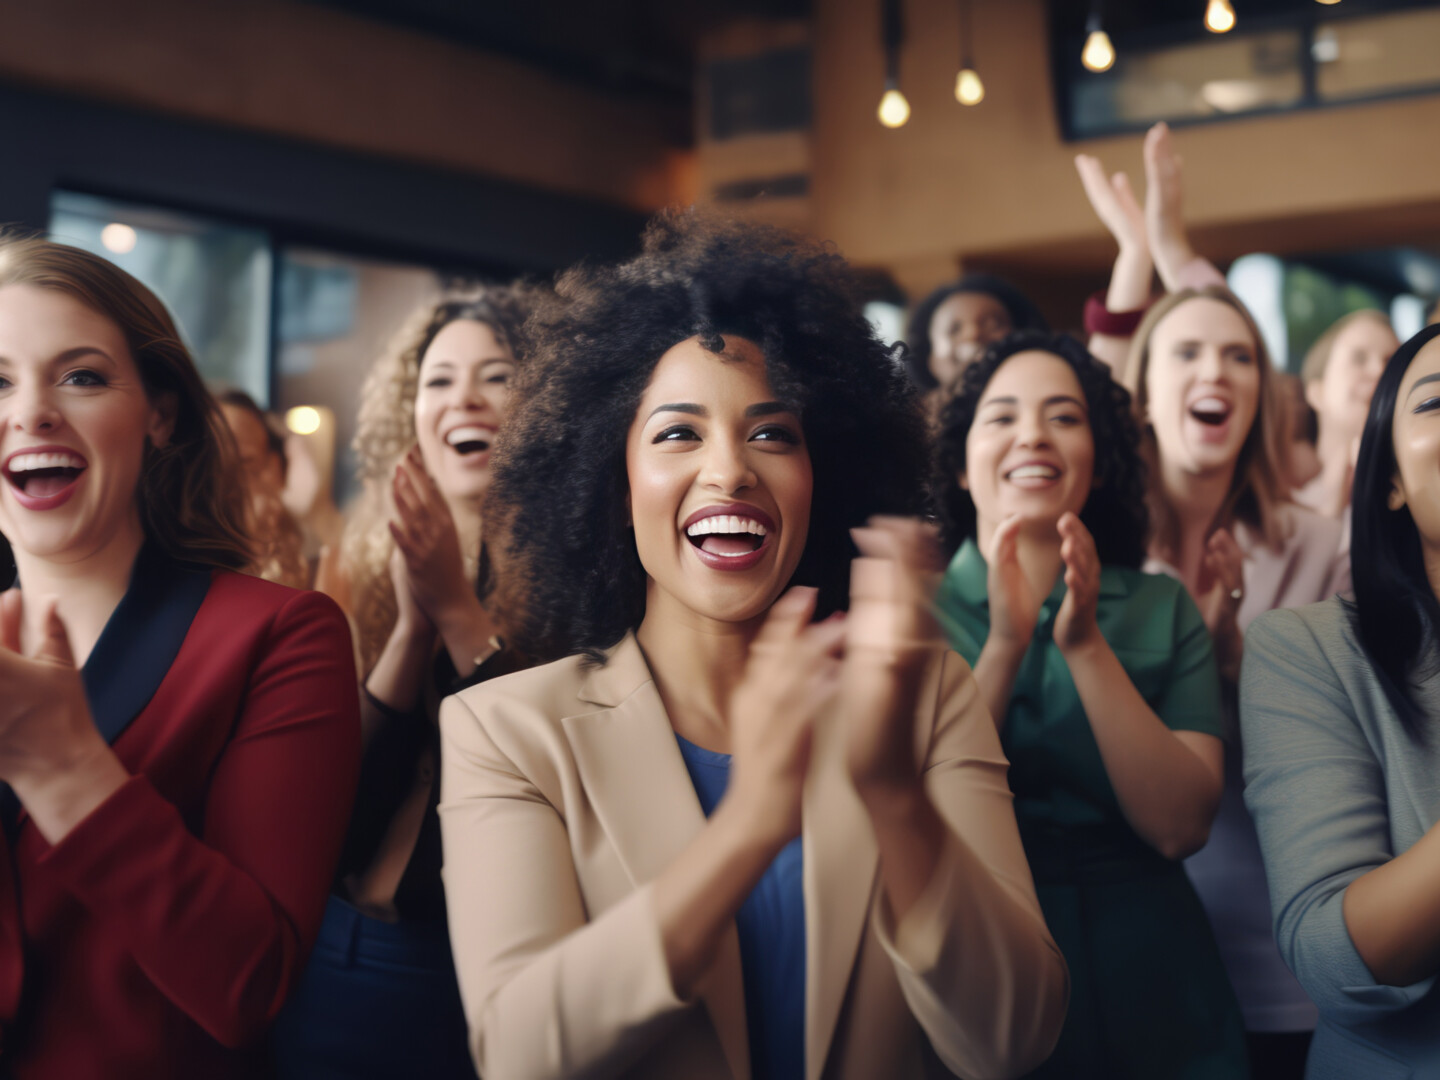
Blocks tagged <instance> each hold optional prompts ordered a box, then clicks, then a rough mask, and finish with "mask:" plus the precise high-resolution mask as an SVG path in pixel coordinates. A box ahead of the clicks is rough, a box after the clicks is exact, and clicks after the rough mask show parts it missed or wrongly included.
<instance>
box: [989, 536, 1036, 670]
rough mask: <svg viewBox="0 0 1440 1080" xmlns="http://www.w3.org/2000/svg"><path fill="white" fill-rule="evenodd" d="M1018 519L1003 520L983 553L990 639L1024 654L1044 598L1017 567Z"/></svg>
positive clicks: (1022, 569) (1022, 570)
mask: <svg viewBox="0 0 1440 1080" xmlns="http://www.w3.org/2000/svg"><path fill="white" fill-rule="evenodd" d="M1023 524H1024V520H1023V519H1022V518H1021V517H1019V516H1018V515H1017V516H1015V517H1009V518H1006V519H1005V520H1004V521H1002V522H1001V523H1000V526H999V528H997V529H996V530H995V534H994V535H993V536H992V537H991V538H990V550H989V551H988V552H987V553H986V577H985V587H986V591H987V593H988V595H989V598H990V638H991V639H994V641H995V643H996V644H997V645H1002V646H1003V647H1004V648H1005V649H1006V650H1007V651H1013V652H1015V653H1020V654H1023V653H1024V652H1025V650H1026V649H1028V648H1029V647H1030V639H1031V637H1033V636H1034V634H1035V624H1036V622H1038V621H1039V619H1040V605H1041V604H1043V603H1044V602H1045V598H1044V597H1043V596H1040V595H1039V594H1037V593H1036V592H1035V590H1034V589H1033V588H1031V586H1030V581H1029V579H1027V578H1026V577H1025V571H1024V568H1023V567H1022V566H1021V565H1020V528H1021V526H1022V525H1023Z"/></svg>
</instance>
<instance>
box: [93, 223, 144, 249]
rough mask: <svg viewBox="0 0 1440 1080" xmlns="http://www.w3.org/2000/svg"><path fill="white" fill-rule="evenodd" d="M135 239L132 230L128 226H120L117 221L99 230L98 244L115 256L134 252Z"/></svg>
mask: <svg viewBox="0 0 1440 1080" xmlns="http://www.w3.org/2000/svg"><path fill="white" fill-rule="evenodd" d="M137 239H138V237H137V236H136V235H135V230H134V229H132V228H131V227H130V226H129V225H121V224H120V223H119V222H118V221H112V222H111V223H110V224H109V225H106V226H105V228H103V229H101V230H100V243H102V244H104V245H105V250H106V251H113V252H114V253H115V254H116V255H125V254H127V253H129V252H131V251H134V250H135V241H136V240H137Z"/></svg>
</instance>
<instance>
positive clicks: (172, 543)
mask: <svg viewBox="0 0 1440 1080" xmlns="http://www.w3.org/2000/svg"><path fill="white" fill-rule="evenodd" d="M6 285H31V286H34V287H35V288H39V289H50V290H53V291H55V292H59V293H64V294H66V295H67V296H70V297H72V298H73V299H75V300H77V301H79V302H80V303H82V304H84V305H85V306H86V307H88V308H89V309H90V310H92V311H95V312H97V313H99V314H100V315H103V316H104V317H105V318H107V319H109V320H110V321H111V322H113V323H114V324H115V325H116V326H117V327H119V329H120V332H121V334H123V335H124V337H125V343H126V344H127V345H128V346H129V348H130V353H131V355H132V356H133V357H134V359H135V366H136V367H137V368H138V369H139V372H140V379H141V382H142V383H143V384H144V386H145V392H146V394H147V395H148V396H149V398H150V399H151V400H152V401H155V400H157V399H159V398H161V397H164V396H171V397H173V399H174V402H175V430H174V431H173V433H172V434H171V436H170V441H169V442H167V443H166V444H165V445H164V446H162V447H158V448H157V447H155V446H152V445H151V444H150V443H149V442H147V443H146V444H145V458H144V462H143V465H142V468H141V472H140V483H139V487H138V489H137V491H136V499H137V501H138V503H139V508H140V520H141V522H142V524H143V525H144V528H145V535H146V537H147V538H148V539H149V540H150V541H151V542H152V543H154V544H156V545H157V546H158V547H159V548H160V549H161V550H162V551H164V552H165V554H167V555H169V556H170V557H171V558H174V559H179V560H181V561H183V562H189V563H195V564H198V565H200V566H210V567H216V568H220V569H226V570H239V569H244V568H246V567H248V566H250V565H251V562H252V555H251V548H250V538H249V535H248V528H247V525H248V519H247V504H246V499H245V493H244V489H243V487H242V484H241V481H240V474H239V468H238V464H237V461H236V454H235V449H234V440H233V439H232V438H231V436H230V429H229V428H228V427H227V426H226V424H225V419H224V417H223V416H222V415H221V413H220V408H219V406H218V405H217V404H216V403H215V398H214V397H213V396H211V394H210V391H209V390H207V389H206V388H205V383H204V381H203V380H202V379H201V378H200V372H199V371H198V370H196V367H195V361H194V360H193V359H191V357H190V353H189V351H188V350H187V349H186V348H185V344H184V342H183V341H181V339H180V332H179V331H178V330H177V329H176V327H175V322H174V320H172V319H171V318H170V313H169V312H168V311H166V310H165V305H164V304H162V303H161V302H160V299H159V298H158V297H157V296H156V295H155V294H154V293H153V292H151V291H150V290H149V289H147V288H146V287H145V286H144V285H142V284H141V283H140V282H139V281H137V280H136V279H135V278H133V277H131V276H130V275H129V274H127V273H126V272H125V271H124V270H121V269H120V268H119V267H118V266H115V265H114V264H113V263H110V262H107V261H106V260H104V259H102V258H100V256H98V255H93V254H91V253H90V252H88V251H84V250H82V249H80V248H75V247H70V246H68V245H66V244H56V243H53V242H52V241H49V240H43V239H40V238H39V237H34V236H26V235H22V234H16V233H4V232H0V287H3V286H6Z"/></svg>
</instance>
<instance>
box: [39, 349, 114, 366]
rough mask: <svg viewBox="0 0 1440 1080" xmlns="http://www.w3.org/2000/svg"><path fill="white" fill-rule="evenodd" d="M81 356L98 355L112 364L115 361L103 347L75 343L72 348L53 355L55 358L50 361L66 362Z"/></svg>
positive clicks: (53, 362) (55, 362)
mask: <svg viewBox="0 0 1440 1080" xmlns="http://www.w3.org/2000/svg"><path fill="white" fill-rule="evenodd" d="M82 356H98V357H100V358H101V359H103V360H109V361H110V363H112V364H113V363H115V358H114V357H112V356H111V355H110V354H109V353H107V352H106V351H105V350H104V349H102V348H100V347H99V346H96V345H77V346H76V347H75V348H73V349H66V350H65V351H64V352H62V353H61V354H60V355H59V356H57V357H55V359H54V360H52V361H51V363H52V364H68V363H70V362H71V361H72V360H78V359H80V357H82Z"/></svg>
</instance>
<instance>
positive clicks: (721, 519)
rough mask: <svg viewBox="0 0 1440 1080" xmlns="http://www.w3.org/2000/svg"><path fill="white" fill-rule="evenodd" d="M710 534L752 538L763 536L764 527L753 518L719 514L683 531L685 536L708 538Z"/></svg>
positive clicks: (702, 519)
mask: <svg viewBox="0 0 1440 1080" xmlns="http://www.w3.org/2000/svg"><path fill="white" fill-rule="evenodd" d="M711 533H749V534H750V535H752V536H764V535H765V526H764V525H761V524H760V523H759V522H758V521H756V520H755V519H754V518H748V517H734V516H733V515H727V514H720V515H718V516H716V517H708V518H701V519H700V520H699V521H697V522H695V524H694V525H691V526H690V527H689V528H688V529H686V530H685V535H686V536H709V535H710V534H711Z"/></svg>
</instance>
